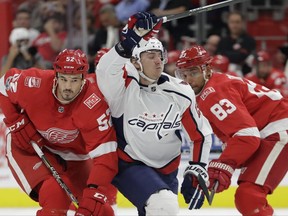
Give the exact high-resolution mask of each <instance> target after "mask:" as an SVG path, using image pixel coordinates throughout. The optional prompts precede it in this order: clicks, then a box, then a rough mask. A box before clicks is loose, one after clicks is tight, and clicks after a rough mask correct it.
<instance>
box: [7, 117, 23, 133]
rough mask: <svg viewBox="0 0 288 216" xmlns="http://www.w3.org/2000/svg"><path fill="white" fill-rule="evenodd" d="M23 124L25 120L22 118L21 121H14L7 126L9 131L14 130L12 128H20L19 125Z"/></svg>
mask: <svg viewBox="0 0 288 216" xmlns="http://www.w3.org/2000/svg"><path fill="white" fill-rule="evenodd" d="M24 124H25V120H24V119H22V120H21V121H18V122H17V123H15V124H14V125H12V126H10V127H9V130H10V131H14V130H16V129H18V128H20V127H21V126H22V125H24Z"/></svg>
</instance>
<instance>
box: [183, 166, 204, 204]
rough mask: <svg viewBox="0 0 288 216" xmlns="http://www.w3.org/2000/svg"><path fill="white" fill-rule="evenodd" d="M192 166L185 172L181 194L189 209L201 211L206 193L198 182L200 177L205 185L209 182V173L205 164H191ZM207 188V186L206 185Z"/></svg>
mask: <svg viewBox="0 0 288 216" xmlns="http://www.w3.org/2000/svg"><path fill="white" fill-rule="evenodd" d="M189 164H190V165H188V166H187V168H186V169H185V171H184V180H183V182H182V185H181V193H182V194H183V197H184V199H185V202H186V203H187V204H189V209H200V208H201V207H202V205H203V203H204V193H203V190H202V188H201V187H200V185H199V182H198V175H200V176H201V177H202V179H203V180H204V181H205V183H206V182H207V181H208V173H207V171H206V169H205V168H204V167H205V164H204V163H194V162H192V161H190V162H189ZM205 186H206V185H205Z"/></svg>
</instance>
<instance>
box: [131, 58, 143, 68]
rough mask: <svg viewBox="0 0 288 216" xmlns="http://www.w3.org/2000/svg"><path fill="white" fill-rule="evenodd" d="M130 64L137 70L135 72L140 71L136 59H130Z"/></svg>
mask: <svg viewBox="0 0 288 216" xmlns="http://www.w3.org/2000/svg"><path fill="white" fill-rule="evenodd" d="M130 62H131V63H132V64H133V65H134V67H135V68H136V69H137V70H141V67H140V65H139V63H138V62H137V59H136V58H133V57H132V58H130Z"/></svg>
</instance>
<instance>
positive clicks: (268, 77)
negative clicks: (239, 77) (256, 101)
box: [245, 50, 288, 97]
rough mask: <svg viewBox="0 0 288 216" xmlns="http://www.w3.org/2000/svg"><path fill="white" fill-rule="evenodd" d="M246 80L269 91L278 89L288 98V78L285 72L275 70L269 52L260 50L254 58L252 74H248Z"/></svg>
mask: <svg viewBox="0 0 288 216" xmlns="http://www.w3.org/2000/svg"><path fill="white" fill-rule="evenodd" d="M245 78H247V79H249V80H251V81H253V82H255V83H257V84H260V85H263V86H265V87H267V88H269V89H276V90H278V91H280V92H281V93H282V95H283V96H285V97H288V94H287V89H286V87H285V84H286V82H287V78H286V76H285V74H284V73H283V71H279V70H276V69H275V68H273V65H272V59H271V57H270V55H269V53H268V52H267V51H264V50H260V51H258V52H257V54H256V55H255V57H254V61H253V67H252V72H250V73H248V74H246V76H245Z"/></svg>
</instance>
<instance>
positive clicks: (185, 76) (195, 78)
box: [179, 67, 205, 95]
mask: <svg viewBox="0 0 288 216" xmlns="http://www.w3.org/2000/svg"><path fill="white" fill-rule="evenodd" d="M179 74H180V76H181V77H180V78H181V79H182V80H184V81H185V82H187V83H189V85H190V86H191V87H192V89H193V90H194V92H195V94H196V95H197V94H199V93H200V92H201V90H202V88H203V86H204V85H205V80H204V76H203V72H202V70H201V68H200V67H191V68H185V69H182V70H180V73H179Z"/></svg>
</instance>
